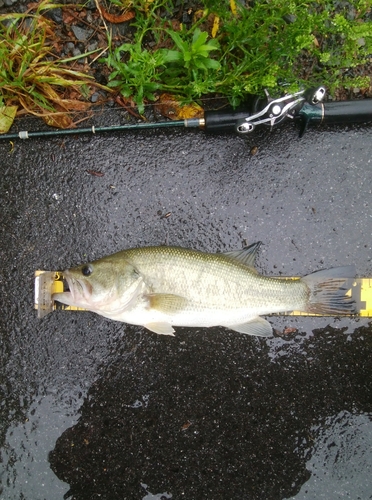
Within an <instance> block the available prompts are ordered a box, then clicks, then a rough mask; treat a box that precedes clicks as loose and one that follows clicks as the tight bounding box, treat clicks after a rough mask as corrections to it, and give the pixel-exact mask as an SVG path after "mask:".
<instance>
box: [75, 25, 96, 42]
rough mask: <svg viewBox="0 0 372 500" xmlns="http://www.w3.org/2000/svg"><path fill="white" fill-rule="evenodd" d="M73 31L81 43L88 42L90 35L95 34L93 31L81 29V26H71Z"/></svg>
mask: <svg viewBox="0 0 372 500" xmlns="http://www.w3.org/2000/svg"><path fill="white" fill-rule="evenodd" d="M71 29H72V31H73V33H74V35H75V36H76V38H77V39H78V40H80V41H84V40H87V38H89V37H90V35H91V34H92V33H93V30H89V29H88V30H86V29H84V28H80V27H79V26H71Z"/></svg>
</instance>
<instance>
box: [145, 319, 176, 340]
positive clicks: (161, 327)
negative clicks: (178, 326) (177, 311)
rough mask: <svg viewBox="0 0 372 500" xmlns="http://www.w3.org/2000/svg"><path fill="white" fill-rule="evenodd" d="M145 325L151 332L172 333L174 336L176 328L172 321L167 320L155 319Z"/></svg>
mask: <svg viewBox="0 0 372 500" xmlns="http://www.w3.org/2000/svg"><path fill="white" fill-rule="evenodd" d="M144 327H145V328H147V329H148V330H150V331H151V332H154V333H157V334H159V335H170V336H172V337H174V328H173V327H172V325H171V324H170V323H166V322H165V321H164V322H162V321H156V322H155V321H154V322H153V323H146V324H145V325H144Z"/></svg>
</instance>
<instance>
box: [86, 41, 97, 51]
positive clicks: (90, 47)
mask: <svg viewBox="0 0 372 500" xmlns="http://www.w3.org/2000/svg"><path fill="white" fill-rule="evenodd" d="M97 47H98V42H92V43H90V44H89V45H87V52H92V50H96V48H97Z"/></svg>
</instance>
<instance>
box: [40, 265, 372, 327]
mask: <svg viewBox="0 0 372 500" xmlns="http://www.w3.org/2000/svg"><path fill="white" fill-rule="evenodd" d="M281 278H282V276H281ZM285 279H299V278H298V277H293V278H291V277H289V278H288V277H286V278H285ZM63 291H64V282H63V273H62V272H60V271H40V270H39V271H35V309H36V310H37V311H38V317H39V318H42V317H44V316H46V315H47V314H48V313H50V312H52V311H55V310H64V311H85V310H86V309H83V308H81V307H76V306H67V305H65V304H60V303H59V302H55V301H54V300H53V294H54V293H59V292H63ZM347 295H348V296H349V297H351V298H352V299H353V301H354V302H355V309H356V314H354V315H353V316H357V317H367V318H372V278H355V280H354V282H353V284H352V287H351V288H350V289H349V290H348V292H347ZM273 316H317V315H316V314H309V313H306V312H302V311H288V312H285V313H279V314H273ZM345 316H349V315H345Z"/></svg>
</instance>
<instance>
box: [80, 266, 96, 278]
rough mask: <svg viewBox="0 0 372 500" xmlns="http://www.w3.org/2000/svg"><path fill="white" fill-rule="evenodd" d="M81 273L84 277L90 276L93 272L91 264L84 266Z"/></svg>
mask: <svg viewBox="0 0 372 500" xmlns="http://www.w3.org/2000/svg"><path fill="white" fill-rule="evenodd" d="M81 272H82V273H83V274H84V276H90V275H91V274H92V272H93V267H92V266H91V264H85V266H83V267H82V268H81Z"/></svg>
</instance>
